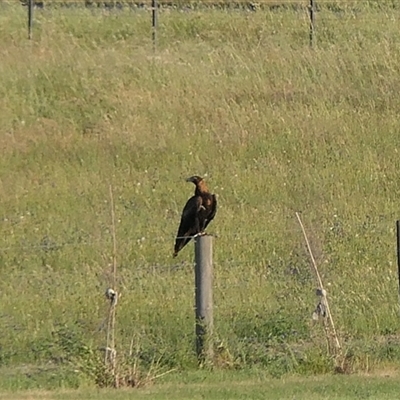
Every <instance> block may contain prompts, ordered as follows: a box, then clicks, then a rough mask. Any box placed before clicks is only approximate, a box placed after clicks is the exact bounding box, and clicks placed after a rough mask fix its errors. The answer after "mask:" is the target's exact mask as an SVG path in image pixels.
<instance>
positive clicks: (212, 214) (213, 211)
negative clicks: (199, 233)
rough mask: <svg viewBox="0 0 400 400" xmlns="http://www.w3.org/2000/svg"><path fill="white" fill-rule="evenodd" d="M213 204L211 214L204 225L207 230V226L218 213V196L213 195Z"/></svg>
mask: <svg viewBox="0 0 400 400" xmlns="http://www.w3.org/2000/svg"><path fill="white" fill-rule="evenodd" d="M211 197H212V202H211V210H210V214H209V215H208V217H207V220H206V222H205V224H204V229H206V228H207V225H208V224H209V223H210V222H211V221H212V220H213V219H214V217H215V214H216V213H217V196H216V195H215V194H213V195H211Z"/></svg>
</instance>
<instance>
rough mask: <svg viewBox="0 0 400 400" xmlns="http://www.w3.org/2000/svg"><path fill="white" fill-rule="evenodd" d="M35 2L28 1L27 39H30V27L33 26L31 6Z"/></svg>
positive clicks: (33, 0) (32, 0)
mask: <svg viewBox="0 0 400 400" xmlns="http://www.w3.org/2000/svg"><path fill="white" fill-rule="evenodd" d="M34 3H35V0H28V38H29V40H31V39H32V26H33V6H34Z"/></svg>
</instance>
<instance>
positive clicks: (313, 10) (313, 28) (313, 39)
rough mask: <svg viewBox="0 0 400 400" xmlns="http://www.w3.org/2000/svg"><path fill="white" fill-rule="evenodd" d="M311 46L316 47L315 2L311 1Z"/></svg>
mask: <svg viewBox="0 0 400 400" xmlns="http://www.w3.org/2000/svg"><path fill="white" fill-rule="evenodd" d="M309 11H310V46H311V47H313V46H314V45H315V0H310V5H309Z"/></svg>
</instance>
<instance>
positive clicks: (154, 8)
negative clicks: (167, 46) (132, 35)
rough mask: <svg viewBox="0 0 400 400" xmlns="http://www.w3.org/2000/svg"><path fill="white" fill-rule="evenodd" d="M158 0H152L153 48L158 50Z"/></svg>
mask: <svg viewBox="0 0 400 400" xmlns="http://www.w3.org/2000/svg"><path fill="white" fill-rule="evenodd" d="M157 8H158V5H157V0H151V29H152V30H151V37H152V40H153V50H154V51H155V50H156V39H157V26H158V21H157V12H158V9H157Z"/></svg>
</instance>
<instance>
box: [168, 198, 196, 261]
mask: <svg viewBox="0 0 400 400" xmlns="http://www.w3.org/2000/svg"><path fill="white" fill-rule="evenodd" d="M201 207H202V199H201V197H200V196H193V197H191V198H190V199H189V200H188V201H187V203H186V205H185V207H184V208H183V211H182V216H181V222H180V224H179V228H178V233H177V235H176V239H175V249H174V257H176V256H177V254H178V252H179V251H180V250H182V248H183V247H184V246H186V245H187V244H188V243H189V242H190V240H191V239H192V236H194V235H196V234H197V233H199V231H200V229H199V221H198V218H197V214H198V212H199V210H200V209H201Z"/></svg>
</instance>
